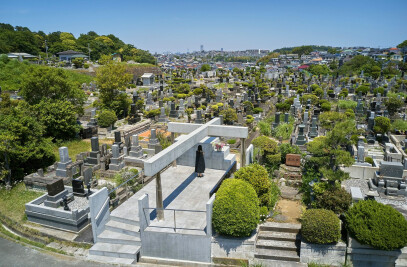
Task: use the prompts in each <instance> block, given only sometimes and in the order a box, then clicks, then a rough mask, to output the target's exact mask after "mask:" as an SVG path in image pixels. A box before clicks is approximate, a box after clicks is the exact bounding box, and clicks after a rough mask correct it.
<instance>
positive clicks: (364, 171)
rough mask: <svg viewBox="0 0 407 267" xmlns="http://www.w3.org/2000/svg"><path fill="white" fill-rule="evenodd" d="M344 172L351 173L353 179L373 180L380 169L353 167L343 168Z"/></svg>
mask: <svg viewBox="0 0 407 267" xmlns="http://www.w3.org/2000/svg"><path fill="white" fill-rule="evenodd" d="M343 170H344V171H345V172H347V173H349V175H350V177H351V178H358V179H366V180H367V179H369V178H373V175H374V173H375V172H376V171H378V170H379V167H368V166H358V165H352V166H350V167H345V168H343Z"/></svg>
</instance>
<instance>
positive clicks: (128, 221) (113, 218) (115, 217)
mask: <svg viewBox="0 0 407 267" xmlns="http://www.w3.org/2000/svg"><path fill="white" fill-rule="evenodd" d="M110 220H113V221H116V222H121V223H127V224H131V225H136V226H139V225H140V222H139V221H136V220H130V219H128V218H123V217H119V216H115V215H112V214H110ZM137 220H138V218H137Z"/></svg>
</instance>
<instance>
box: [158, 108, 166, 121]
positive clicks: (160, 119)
mask: <svg viewBox="0 0 407 267" xmlns="http://www.w3.org/2000/svg"><path fill="white" fill-rule="evenodd" d="M160 111H161V112H160V117H159V118H158V122H164V123H165V122H167V116H166V115H165V108H164V107H161V108H160Z"/></svg>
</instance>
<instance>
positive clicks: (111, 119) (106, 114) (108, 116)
mask: <svg viewBox="0 0 407 267" xmlns="http://www.w3.org/2000/svg"><path fill="white" fill-rule="evenodd" d="M97 120H98V124H99V126H100V127H109V126H112V125H113V124H114V123H115V122H116V121H117V116H116V113H115V112H114V111H112V110H108V109H104V110H102V111H101V112H100V113H99V114H98V116H97Z"/></svg>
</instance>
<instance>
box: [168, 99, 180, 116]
mask: <svg viewBox="0 0 407 267" xmlns="http://www.w3.org/2000/svg"><path fill="white" fill-rule="evenodd" d="M170 107H171V110H170V118H177V117H178V113H177V110H176V109H175V103H174V102H171V103H170Z"/></svg>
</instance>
